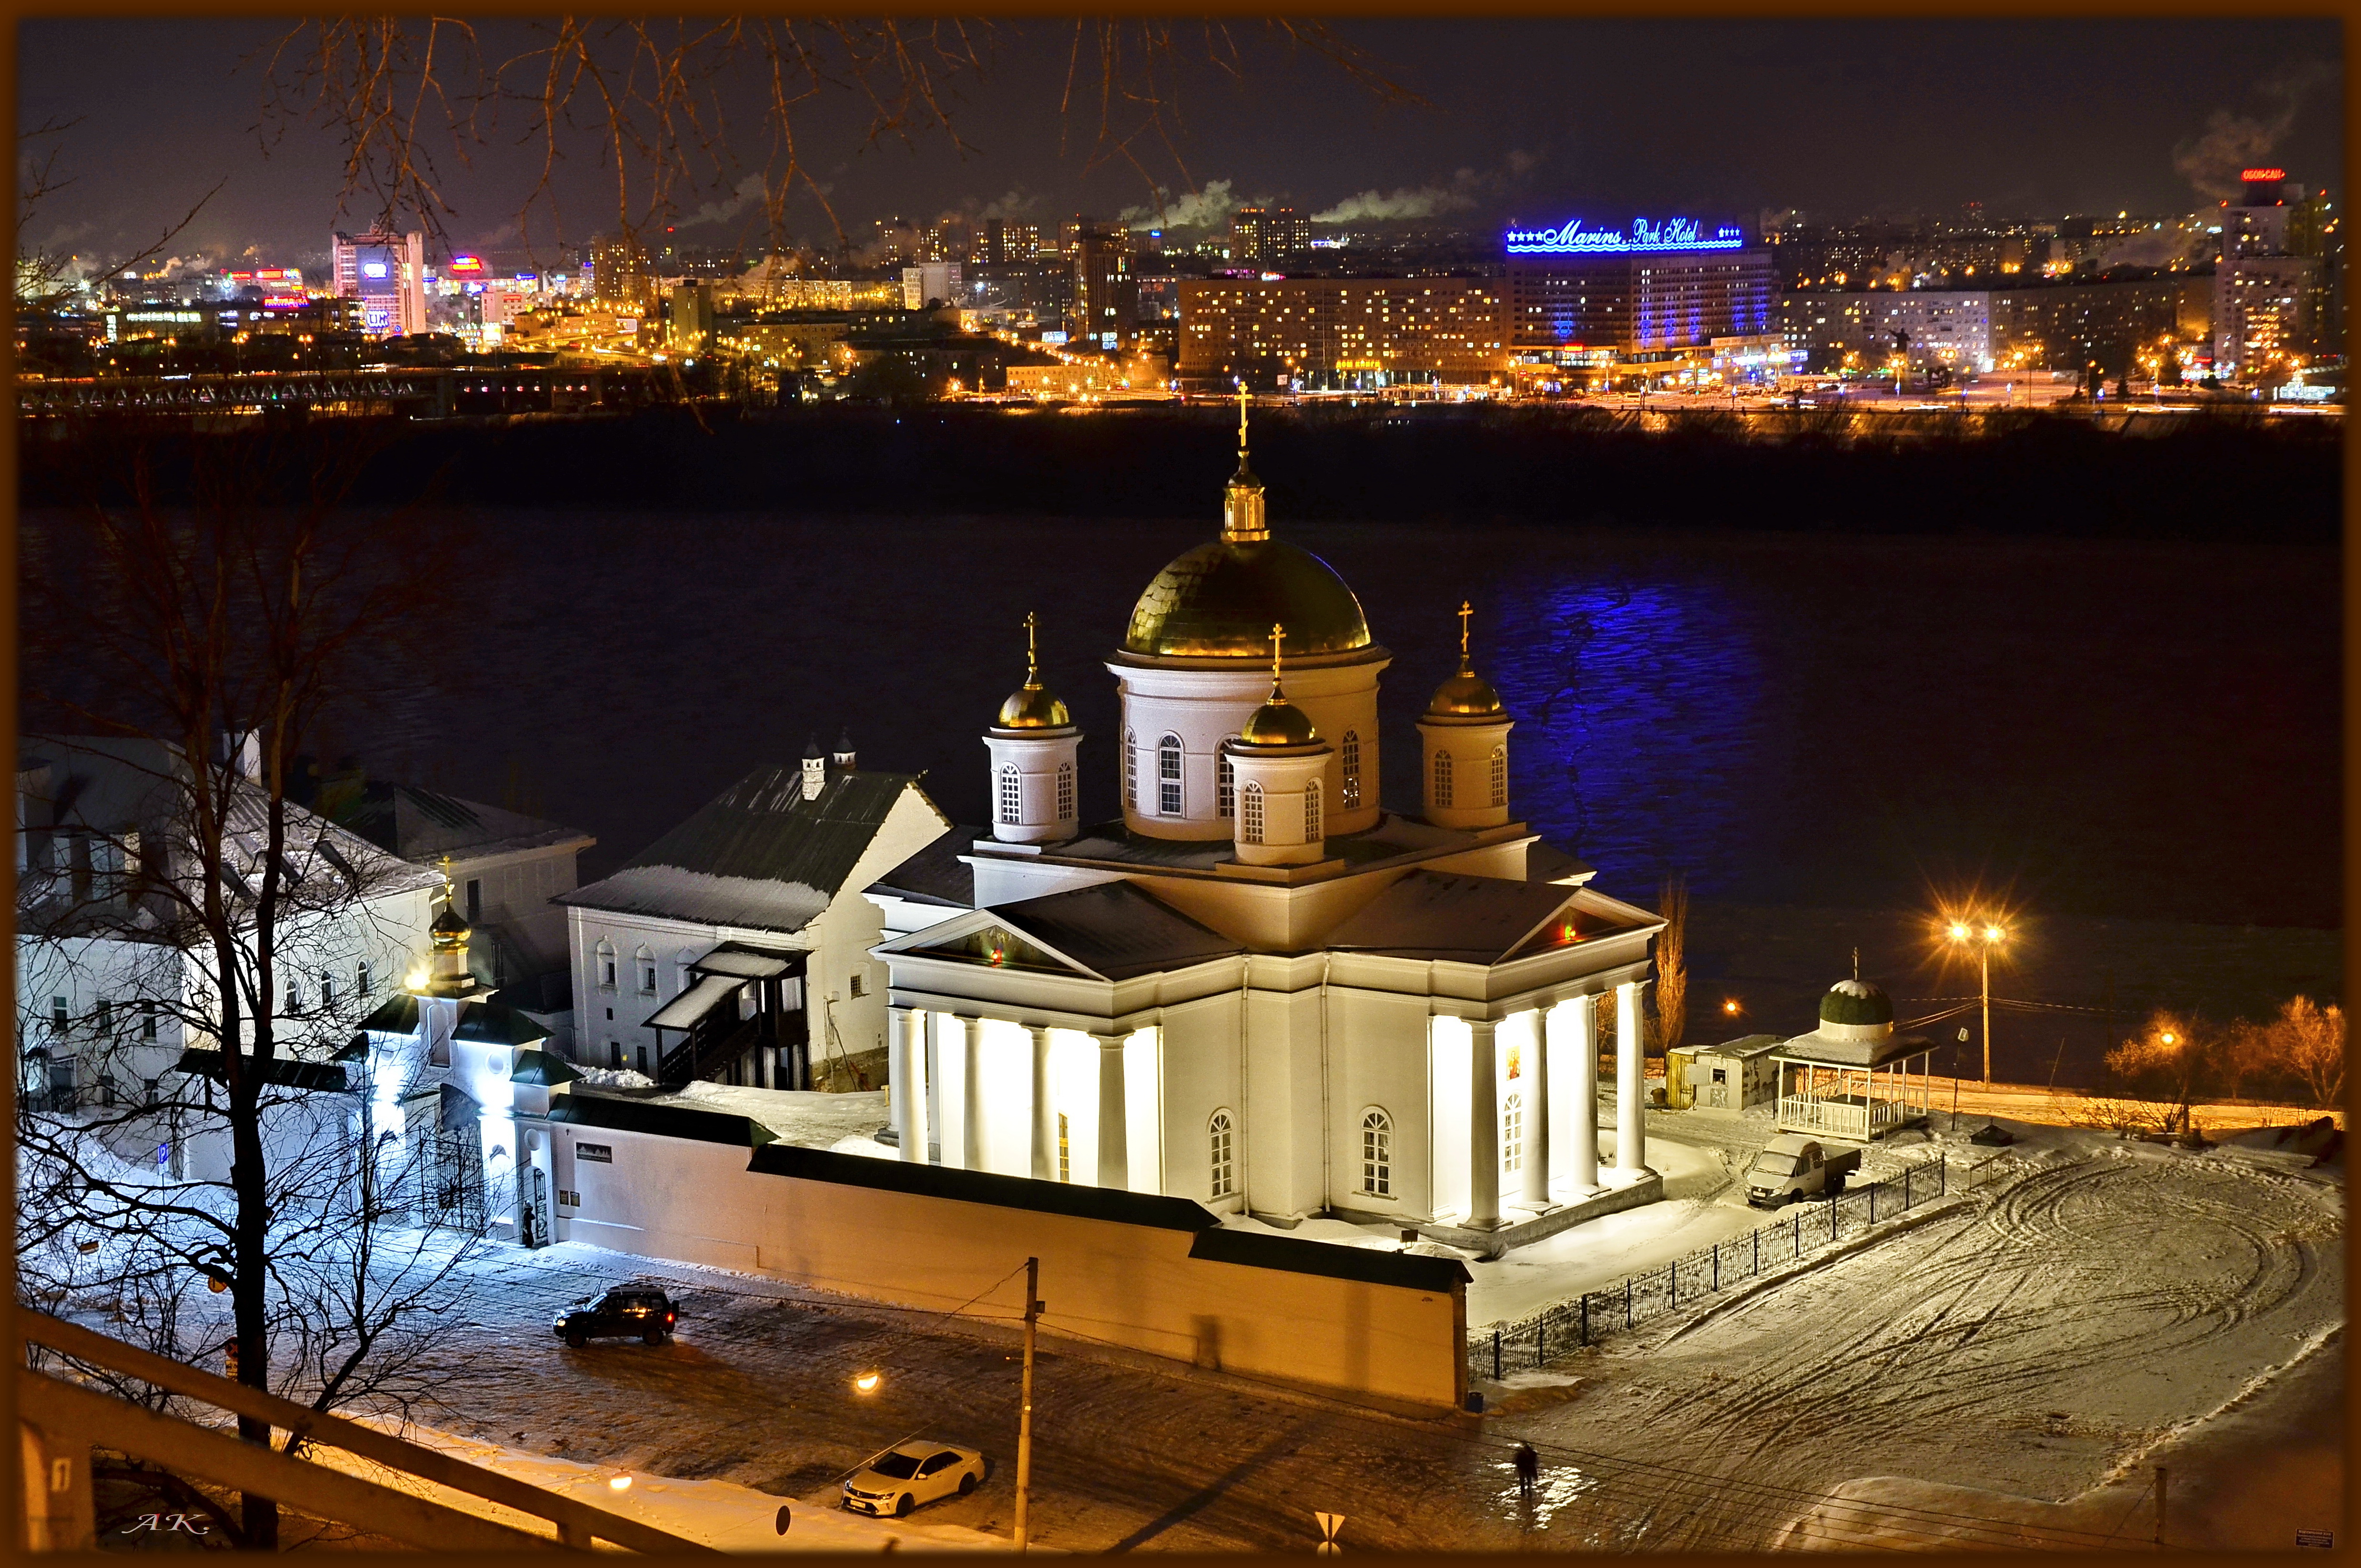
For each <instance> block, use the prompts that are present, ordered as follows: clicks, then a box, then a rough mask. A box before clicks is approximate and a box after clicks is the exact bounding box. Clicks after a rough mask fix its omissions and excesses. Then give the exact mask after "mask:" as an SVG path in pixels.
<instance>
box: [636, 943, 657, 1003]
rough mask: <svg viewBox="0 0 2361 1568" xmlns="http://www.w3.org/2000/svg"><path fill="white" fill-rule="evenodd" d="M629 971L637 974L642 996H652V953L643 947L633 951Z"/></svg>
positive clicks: (654, 990)
mask: <svg viewBox="0 0 2361 1568" xmlns="http://www.w3.org/2000/svg"><path fill="white" fill-rule="evenodd" d="M631 972H632V973H634V974H636V975H638V976H639V980H640V994H641V995H642V996H653V995H654V994H655V993H656V956H655V955H654V954H653V953H652V952H650V951H648V950H647V948H640V949H639V951H637V952H635V953H633V954H632V955H631Z"/></svg>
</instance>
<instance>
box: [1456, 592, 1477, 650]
mask: <svg viewBox="0 0 2361 1568" xmlns="http://www.w3.org/2000/svg"><path fill="white" fill-rule="evenodd" d="M1475 613H1476V608H1475V606H1473V605H1471V604H1469V603H1468V602H1467V601H1466V599H1461V600H1460V601H1459V656H1460V657H1461V658H1462V659H1465V658H1466V657H1467V618H1468V617H1469V616H1472V615H1474V614H1475Z"/></svg>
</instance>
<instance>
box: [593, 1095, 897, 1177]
mask: <svg viewBox="0 0 2361 1568" xmlns="http://www.w3.org/2000/svg"><path fill="white" fill-rule="evenodd" d="M632 1098H633V1099H636V1100H644V1101H646V1102H649V1103H651V1104H655V1105H685V1106H687V1107H688V1108H689V1109H691V1110H694V1111H722V1112H727V1113H730V1114H731V1115H735V1116H745V1117H748V1118H750V1119H751V1120H752V1121H753V1122H754V1123H756V1124H758V1125H761V1126H763V1127H767V1128H769V1129H770V1131H771V1133H772V1135H774V1136H775V1137H776V1138H777V1139H778V1140H779V1141H780V1142H781V1143H785V1144H797V1145H800V1146H803V1147H805V1148H815V1149H833V1150H834V1151H836V1152H837V1153H839V1154H859V1155H869V1156H872V1157H875V1158H879V1159H898V1158H900V1157H901V1156H900V1154H899V1153H898V1152H897V1151H896V1150H895V1149H894V1148H893V1147H892V1146H890V1145H886V1144H881V1143H879V1142H877V1140H876V1134H877V1131H878V1129H879V1128H881V1127H883V1126H884V1125H885V1091H884V1090H882V1089H873V1090H868V1091H862V1092H860V1093H844V1094H829V1093H823V1092H821V1091H818V1090H809V1089H762V1088H757V1087H755V1086H753V1085H751V1084H737V1083H708V1082H706V1081H704V1080H698V1081H696V1082H693V1083H687V1084H684V1085H682V1086H681V1087H680V1088H678V1089H672V1090H666V1091H663V1092H661V1093H653V1094H635V1095H633V1096H632Z"/></svg>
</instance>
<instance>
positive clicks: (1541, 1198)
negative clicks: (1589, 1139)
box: [1524, 1011, 1550, 1209]
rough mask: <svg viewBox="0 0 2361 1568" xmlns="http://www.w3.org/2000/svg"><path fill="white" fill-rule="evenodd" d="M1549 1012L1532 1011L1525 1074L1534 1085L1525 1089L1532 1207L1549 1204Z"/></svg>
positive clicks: (1527, 1201)
mask: <svg viewBox="0 0 2361 1568" xmlns="http://www.w3.org/2000/svg"><path fill="white" fill-rule="evenodd" d="M1548 1018H1549V1014H1546V1013H1543V1012H1539V1011H1536V1012H1535V1013H1534V1014H1533V1065H1532V1070H1531V1071H1529V1072H1527V1073H1526V1074H1525V1081H1526V1083H1528V1084H1530V1085H1531V1086H1532V1087H1531V1088H1530V1089H1528V1090H1527V1091H1526V1093H1525V1169H1524V1177H1525V1182H1524V1201H1525V1207H1527V1208H1529V1209H1546V1208H1548V1207H1549V1201H1550V1196H1549V1165H1550V1080H1549V1060H1550V1052H1549V1025H1548Z"/></svg>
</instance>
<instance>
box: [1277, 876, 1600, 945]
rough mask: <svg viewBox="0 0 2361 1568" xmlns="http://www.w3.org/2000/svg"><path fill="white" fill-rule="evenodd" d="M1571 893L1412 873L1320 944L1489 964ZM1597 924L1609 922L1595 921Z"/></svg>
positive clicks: (1527, 936) (1552, 886)
mask: <svg viewBox="0 0 2361 1568" xmlns="http://www.w3.org/2000/svg"><path fill="white" fill-rule="evenodd" d="M1575 896H1576V890H1575V889H1573V888H1571V887H1568V886H1566V885H1565V884H1564V883H1550V882H1544V883H1526V882H1510V881H1508V880H1506V879H1505V878H1501V877H1482V876H1467V875H1464V874H1462V873H1459V872H1410V873H1409V874H1408V875H1406V876H1404V877H1403V878H1402V879H1401V880H1400V881H1399V882H1397V883H1394V884H1393V885H1392V886H1391V887H1389V888H1388V889H1386V891H1385V892H1383V893H1381V894H1378V896H1377V897H1375V898H1373V899H1371V900H1370V901H1369V902H1368V903H1367V905H1364V906H1362V908H1361V909H1360V910H1359V911H1358V912H1357V913H1356V914H1355V915H1354V916H1352V917H1351V918H1350V919H1348V920H1346V921H1345V923H1344V924H1343V925H1341V926H1339V927H1336V929H1335V930H1334V931H1333V932H1331V933H1330V934H1329V937H1328V939H1327V941H1326V942H1325V943H1323V946H1325V947H1328V948H1334V949H1336V950H1338V951H1346V950H1353V951H1360V952H1370V953H1384V954H1387V955H1389V956H1390V957H1394V958H1404V959H1444V960H1446V961H1451V962H1456V963H1469V964H1496V963H1499V962H1500V961H1501V960H1502V959H1506V958H1509V957H1510V956H1511V955H1512V954H1514V953H1515V952H1516V951H1517V950H1518V949H1519V948H1522V947H1523V946H1524V945H1525V944H1526V942H1527V941H1529V940H1531V939H1532V938H1533V937H1534V936H1535V935H1537V934H1538V933H1539V932H1540V931H1541V929H1542V927H1543V925H1544V924H1545V923H1547V922H1548V921H1549V919H1550V917H1551V916H1554V915H1555V914H1556V913H1557V912H1558V911H1559V910H1560V909H1562V908H1564V907H1565V905H1566V904H1567V903H1569V902H1570V901H1571V900H1572V899H1573V898H1574V897H1575ZM1586 918H1587V917H1586ZM1596 928H1597V929H1598V930H1601V931H1604V930H1606V929H1609V928H1610V927H1609V924H1608V923H1607V922H1605V921H1604V920H1600V921H1599V922H1598V926H1597V927H1596ZM1582 934H1583V935H1588V934H1589V933H1588V932H1583V933H1582Z"/></svg>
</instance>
